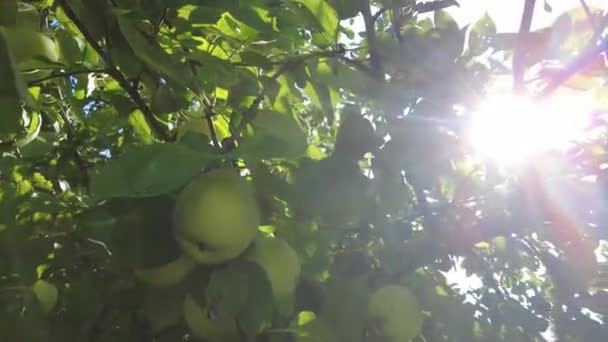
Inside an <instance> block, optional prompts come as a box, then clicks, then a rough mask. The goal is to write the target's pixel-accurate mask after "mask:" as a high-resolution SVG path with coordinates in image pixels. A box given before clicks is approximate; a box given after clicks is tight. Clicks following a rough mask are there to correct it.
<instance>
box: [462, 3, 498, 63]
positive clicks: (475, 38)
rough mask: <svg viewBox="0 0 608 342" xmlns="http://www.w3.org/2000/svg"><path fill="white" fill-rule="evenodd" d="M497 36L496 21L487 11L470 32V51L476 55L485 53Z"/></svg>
mask: <svg viewBox="0 0 608 342" xmlns="http://www.w3.org/2000/svg"><path fill="white" fill-rule="evenodd" d="M495 36H496V23H495V22H494V19H492V17H491V16H490V15H489V14H488V13H486V14H484V15H483V17H481V18H480V19H479V20H478V21H477V22H476V23H475V24H473V27H472V29H471V32H470V33H469V51H470V52H471V53H472V54H474V55H476V54H480V53H483V52H484V51H485V50H487V49H488V48H489V47H490V46H491V44H493V41H494V37H495Z"/></svg>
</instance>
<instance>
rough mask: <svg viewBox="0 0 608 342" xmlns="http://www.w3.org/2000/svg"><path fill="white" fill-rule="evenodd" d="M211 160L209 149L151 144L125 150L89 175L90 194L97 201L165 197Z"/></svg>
mask: <svg viewBox="0 0 608 342" xmlns="http://www.w3.org/2000/svg"><path fill="white" fill-rule="evenodd" d="M214 158H215V157H214V156H213V153H212V151H211V148H209V149H208V150H206V151H196V150H193V149H191V148H189V147H187V146H185V145H182V144H177V143H174V144H169V143H167V144H152V145H145V146H139V147H135V148H131V149H127V150H126V151H125V152H124V153H123V154H122V155H120V156H119V157H117V158H115V159H112V160H111V161H110V162H108V164H106V165H105V166H103V167H102V168H101V170H99V172H98V173H97V174H95V175H93V177H92V180H91V193H92V195H93V196H94V197H95V198H96V199H98V200H103V199H109V198H112V197H121V196H124V197H141V196H153V195H159V194H166V193H169V192H172V191H174V190H176V189H178V188H179V187H181V186H183V185H184V184H185V183H186V182H187V181H188V180H189V179H191V178H192V177H193V176H195V175H196V174H197V173H199V172H200V171H201V170H202V169H203V168H204V167H205V166H206V165H208V163H209V162H210V161H212V160H213V159H214Z"/></svg>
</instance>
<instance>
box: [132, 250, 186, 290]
mask: <svg viewBox="0 0 608 342" xmlns="http://www.w3.org/2000/svg"><path fill="white" fill-rule="evenodd" d="M194 266H195V262H194V260H192V258H190V257H189V256H188V255H185V254H184V255H181V256H180V257H179V258H177V259H175V260H174V261H171V262H170V263H168V264H166V265H162V266H159V267H153V268H143V269H136V270H135V277H136V278H137V279H139V280H140V281H141V282H144V283H146V284H149V285H153V286H158V287H169V286H173V285H176V284H178V283H179V282H181V281H182V280H183V279H184V278H186V276H187V275H188V274H189V273H190V272H191V271H192V269H194Z"/></svg>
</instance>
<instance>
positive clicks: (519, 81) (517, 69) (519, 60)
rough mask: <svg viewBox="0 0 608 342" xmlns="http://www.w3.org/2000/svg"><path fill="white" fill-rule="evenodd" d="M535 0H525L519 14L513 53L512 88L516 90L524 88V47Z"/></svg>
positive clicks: (526, 43)
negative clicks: (517, 31) (519, 19)
mask: <svg viewBox="0 0 608 342" xmlns="http://www.w3.org/2000/svg"><path fill="white" fill-rule="evenodd" d="M535 5H536V0H526V2H525V4H524V10H523V13H522V15H521V23H520V25H519V33H518V35H517V44H516V46H515V51H514V53H513V88H514V90H515V91H516V92H521V91H523V89H524V86H525V84H524V76H525V72H526V49H527V46H528V35H529V33H530V27H531V26H532V17H533V16H534V6H535Z"/></svg>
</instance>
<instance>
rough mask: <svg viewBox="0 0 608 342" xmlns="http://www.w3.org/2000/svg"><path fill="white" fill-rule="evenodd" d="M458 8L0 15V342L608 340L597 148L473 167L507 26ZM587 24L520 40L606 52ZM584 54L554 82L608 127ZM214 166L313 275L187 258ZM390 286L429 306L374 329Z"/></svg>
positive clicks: (597, 62)
mask: <svg viewBox="0 0 608 342" xmlns="http://www.w3.org/2000/svg"><path fill="white" fill-rule="evenodd" d="M455 5H457V3H456V2H455V1H451V0H447V1H444V0H440V1H429V2H419V1H405V0H404V1H398V0H370V1H368V0H354V1H348V0H225V1H213V0H150V1H144V0H138V1H134V0H39V1H17V0H2V1H0V153H1V156H2V158H1V159H0V340H2V341H125V342H126V341H157V342H161V341H167V342H168V341H172V342H173V341H182V340H183V341H186V340H190V341H191V340H195V339H196V338H200V339H201V340H205V339H207V340H210V341H222V340H234V339H238V340H242V341H272V342H278V341H292V340H297V341H315V340H316V341H319V340H320V341H329V342H331V341H379V340H381V339H383V338H385V339H386V340H387V341H401V340H403V338H406V337H403V336H408V337H407V338H408V339H409V338H410V337H411V336H410V335H412V334H418V332H420V334H419V335H418V336H416V337H415V338H414V339H413V341H429V342H430V341H543V340H545V339H546V336H547V335H548V334H549V335H552V336H553V338H554V339H556V340H558V341H577V342H578V341H607V340H608V327H607V326H606V324H607V323H608V318H607V317H608V291H607V290H608V267H607V265H606V262H605V260H606V257H608V248H607V247H606V244H605V241H606V239H607V236H608V235H607V233H608V230H607V229H608V228H607V227H606V215H607V211H606V205H605V203H606V200H605V193H606V190H605V189H606V188H605V186H606V180H607V179H608V178H607V177H606V171H605V168H604V167H603V165H605V163H606V162H607V160H606V158H607V154H606V150H605V141H603V139H601V138H598V139H595V140H589V141H586V142H585V143H584V144H579V145H577V146H575V147H573V149H572V152H574V153H570V154H568V155H567V156H564V155H561V154H558V153H546V154H543V155H541V156H539V157H538V159H537V160H535V161H534V162H531V163H530V165H529V166H528V167H526V168H524V169H521V170H515V171H513V170H505V169H503V168H501V167H499V166H497V165H494V164H492V163H490V162H485V161H479V160H475V159H474V158H473V154H472V151H471V146H469V144H468V142H467V135H466V134H467V132H466V127H467V122H468V120H469V119H470V116H471V112H472V111H473V110H474V108H475V106H476V104H477V103H478V102H479V100H480V99H482V98H484V96H485V94H486V91H487V85H488V83H489V82H490V81H492V80H493V79H494V78H495V77H496V76H499V75H504V74H505V70H507V71H508V66H506V65H505V63H504V59H508V58H510V56H511V55H512V54H513V52H514V50H517V49H516V46H515V45H516V43H517V36H516V35H514V34H504V33H497V32H496V27H495V24H494V22H493V20H492V18H491V17H489V16H488V15H486V16H483V17H482V18H480V19H479V20H478V21H477V22H475V23H473V24H471V25H468V26H466V27H459V25H458V24H457V23H456V21H455V20H454V19H453V18H451V17H450V15H449V14H447V12H446V11H445V8H447V7H450V6H455ZM580 13H581V12H580V11H578V12H571V13H565V14H564V15H562V16H560V17H559V19H558V21H556V24H555V25H554V26H553V27H550V28H548V29H546V30H542V31H538V32H532V33H530V35H529V38H528V39H529V41H530V42H532V41H533V42H532V43H529V44H528V45H527V46H526V49H527V50H526V51H527V53H526V54H525V62H524V63H525V65H526V66H527V67H531V66H538V65H543V63H544V62H546V61H549V60H550V61H552V62H558V63H562V64H568V63H569V62H570V61H571V60H572V59H573V58H575V57H573V56H576V53H577V52H579V51H581V50H584V49H585V47H586V46H587V45H586V44H587V43H588V42H593V40H592V38H593V36H594V34H593V33H594V32H593V31H591V34H588V33H589V32H588V31H585V32H583V33H581V32H579V31H580V30H579V29H578V26H577V23H580V22H581V21H582V22H583V24H584V23H587V17H585V16H582V17H578V16H577V15H578V14H580ZM581 18H582V19H581ZM587 24H588V23H587ZM579 26H580V25H579ZM583 26H584V25H583ZM516 52H517V51H516ZM497 56H498V57H497ZM494 57H496V58H494ZM592 57H594V58H593V61H592V62H591V63H587V64H586V65H587V67H586V68H585V69H584V70H580V69H578V70H577V73H578V74H577V76H576V77H575V78H573V79H572V80H571V81H569V82H566V83H564V82H562V83H560V84H557V85H555V87H569V88H576V89H577V91H586V92H589V93H590V94H594V96H595V98H596V108H595V110H596V111H597V112H598V113H599V112H602V111H605V110H606V109H608V108H605V107H606V105H607V103H606V101H605V98H606V88H603V87H601V86H597V85H596V83H594V82H592V81H591V80H597V79H598V78H599V79H601V80H602V81H603V82H605V80H606V78H605V75H606V74H605V69H604V65H603V60H601V59H598V58H595V57H597V56H592ZM501 58H502V59H501ZM509 72H510V71H509ZM543 75H545V76H546V73H544V74H543ZM549 83H551V82H550V81H549ZM573 110H576V108H573ZM594 125H595V126H594V128H598V129H602V125H603V123H602V122H600V121H597V122H595V123H594ZM512 133H513V139H517V132H512ZM217 169H237V170H239V171H240V174H241V175H242V176H243V177H244V178H246V179H247V181H248V182H250V183H251V185H252V187H253V188H254V190H255V194H254V196H253V197H254V201H255V206H257V207H258V208H259V216H260V218H259V219H260V228H259V232H258V234H259V237H257V239H256V240H255V241H258V240H259V239H269V238H274V239H281V240H282V241H281V242H280V246H281V248H275V249H274V250H278V249H281V250H283V251H285V252H282V255H279V256H277V258H278V259H281V258H282V257H284V256H287V257H288V259H289V260H288V261H289V262H287V261H286V260H276V261H277V265H279V266H277V267H280V265H290V264H292V263H293V259H294V255H297V259H298V260H299V261H298V262H299V263H300V266H301V267H300V266H298V267H292V268H290V269H289V270H285V272H284V274H282V273H281V272H280V271H281V270H280V269H278V270H277V269H273V270H272V271H269V269H272V268H273V267H275V266H276V265H273V258H272V256H269V255H266V254H264V255H263V258H262V257H259V259H263V262H258V263H260V264H263V265H262V266H260V265H259V264H256V263H255V262H252V261H251V260H250V259H251V258H247V255H248V254H249V255H250V254H251V253H252V250H253V249H255V247H256V246H255V244H256V242H255V241H254V242H253V243H252V245H251V246H249V249H247V250H246V251H244V252H243V254H241V255H239V256H238V257H235V258H232V259H230V260H228V261H226V262H222V263H201V262H196V263H194V262H193V261H192V260H191V259H190V258H189V255H188V252H184V251H183V250H182V249H181V248H180V246H179V244H177V243H176V241H175V236H174V228H175V227H174V225H175V220H173V217H174V213H175V212H176V210H175V203H176V198H178V195H179V194H180V192H181V190H182V189H184V188H185V187H186V185H188V184H189V182H190V181H191V180H192V179H195V178H196V177H199V176H200V174H201V173H202V174H203V175H202V177H205V174H206V173H209V172H214V170H217ZM590 177H592V178H594V179H596V181H595V182H589V181H588V179H589V178H590ZM212 204H213V205H212V207H213V208H217V212H221V213H223V212H224V208H223V206H226V209H225V210H226V213H227V215H229V213H230V210H229V209H230V208H231V206H230V204H229V203H220V201H216V202H213V203H212ZM230 219H234V220H227V221H228V222H236V221H238V218H230ZM220 235H222V234H220ZM237 238H239V237H235V239H237ZM249 240H251V239H247V241H249ZM263 241H266V240H263ZM277 241H279V240H277ZM199 242H200V241H199ZM196 248H202V249H204V248H210V247H209V246H205V244H204V243H202V242H201V243H199V244H197V245H196ZM292 249H293V251H292ZM292 252H293V253H292ZM199 261H200V260H199ZM193 264H194V266H193ZM167 265H178V266H176V267H179V269H178V270H176V269H173V268H170V267H165V268H163V266H167ZM454 270H458V272H457V273H458V274H460V276H459V279H460V281H459V282H456V283H455V284H454V283H453V282H452V280H453V276H452V277H450V276H449V275H451V274H453V273H454V272H453V271H454ZM163 272H165V273H163ZM166 272H169V273H166ZM161 273H162V274H161ZM294 273H297V274H294ZM159 274H161V275H159ZM150 277H152V278H155V277H156V278H157V279H156V281H154V279H153V280H152V281H148V280H146V278H148V279H149V278H150ZM285 277H288V279H287V280H286V281H285V283H287V284H288V285H289V286H284V287H285V288H288V289H291V288H292V287H293V286H292V284H291V281H293V279H294V278H295V279H296V280H297V284H296V286H295V289H293V290H292V291H287V292H288V293H287V294H285V293H281V296H277V294H276V292H277V285H276V280H275V279H281V278H285ZM467 277H469V278H467ZM471 279H476V282H470V280H471ZM273 281H275V284H273V283H272V282H273ZM466 284H477V285H472V286H465V285H466ZM273 289H274V292H275V293H273ZM383 289H390V291H388V290H384V291H383ZM394 289H397V290H395V291H393V290H394ZM391 292H397V293H402V294H403V293H405V294H406V295H404V296H405V297H404V298H396V301H395V303H400V302H407V303H413V304H411V307H413V308H416V311H417V312H415V313H414V314H410V315H405V316H401V315H399V314H397V313H399V312H403V311H402V310H398V309H399V308H390V307H386V308H384V307H382V306H383V305H387V306H389V305H391V301H390V300H386V298H382V300H381V301H380V300H374V301H373V305H374V308H373V310H372V311H373V312H375V314H373V315H370V314H369V312H370V308H369V307H368V306H369V304H370V302H369V300H370V296H372V294H374V293H383V294H384V293H388V294H390V293H391ZM393 304H394V303H393ZM393 309H394V311H391V310H393ZM410 309H411V308H410ZM406 311H407V310H406ZM410 311H411V310H410ZM387 312H388V313H390V312H395V313H396V314H388V316H387V314H386V313H387ZM385 316H387V317H385ZM379 317H380V318H381V319H380V320H379ZM400 319H401V320H409V321H399V320H400ZM382 320H384V321H382ZM389 323H390V324H389ZM386 326H390V327H391V330H390V333H387V331H386V330H383V329H384V328H383V327H386ZM400 326H406V327H408V333H403V332H399V331H398V330H399V327H400ZM412 332H413V333H412ZM391 336H392V337H393V338H392V339H391ZM395 336H396V337H395ZM399 336H401V337H402V338H401V339H399Z"/></svg>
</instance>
